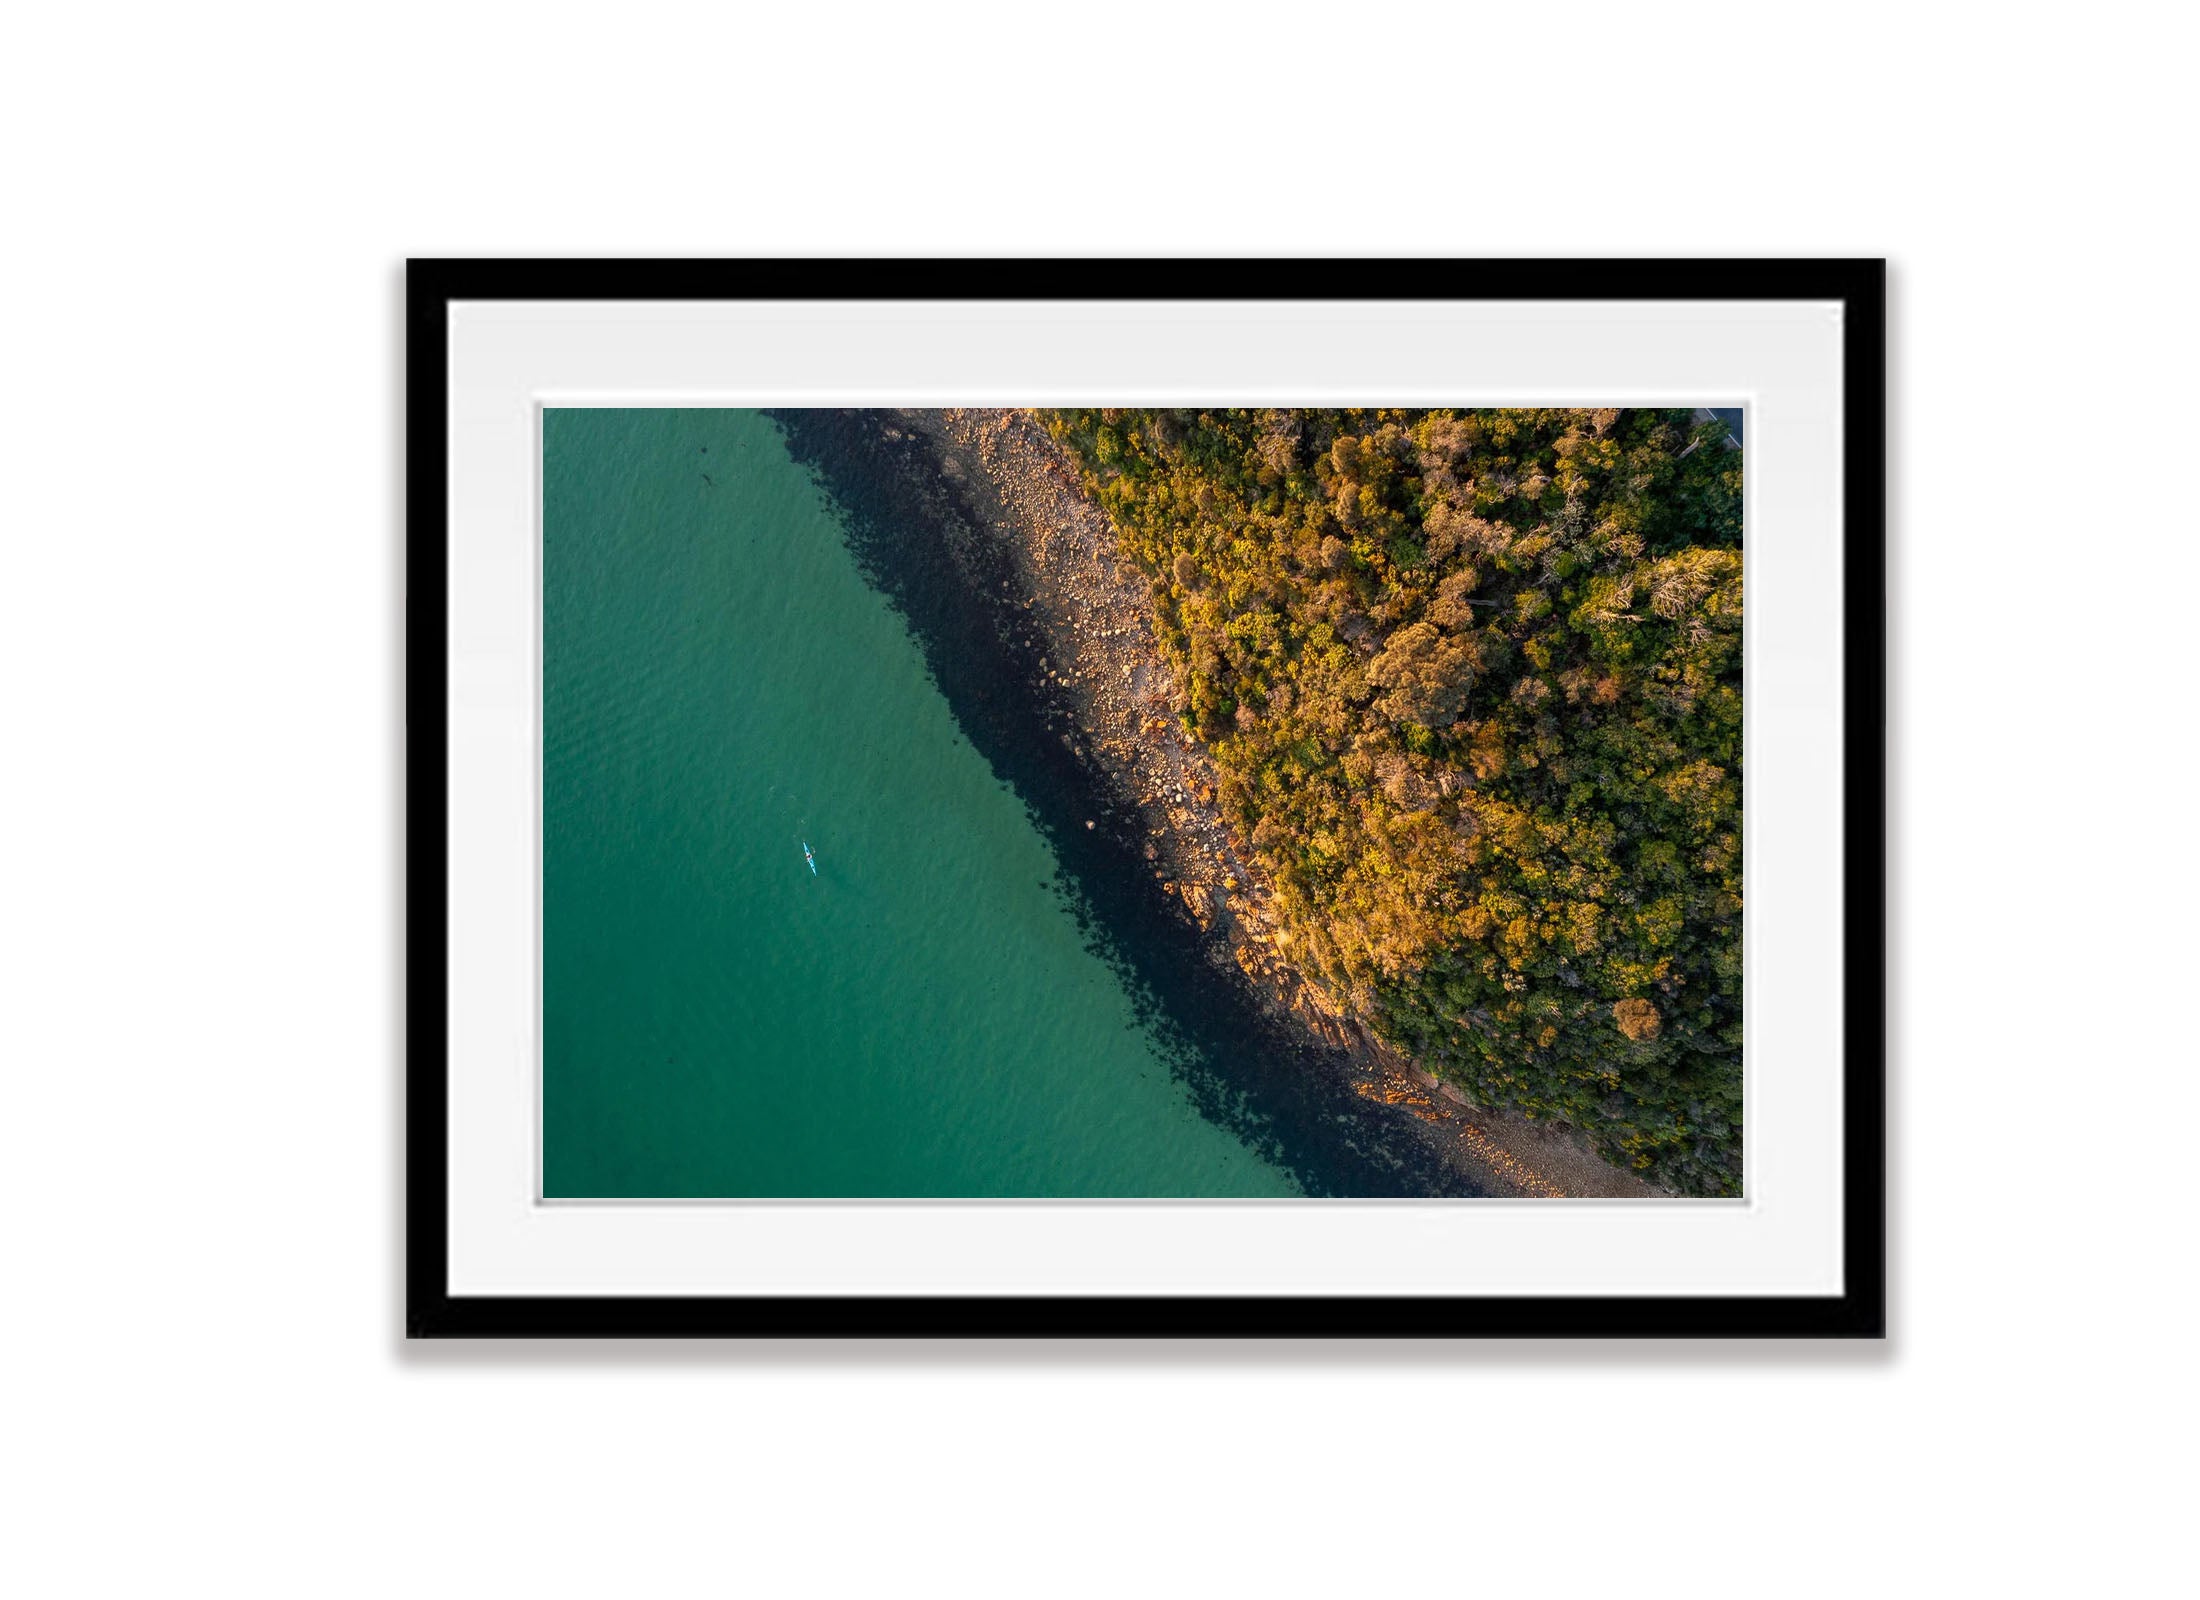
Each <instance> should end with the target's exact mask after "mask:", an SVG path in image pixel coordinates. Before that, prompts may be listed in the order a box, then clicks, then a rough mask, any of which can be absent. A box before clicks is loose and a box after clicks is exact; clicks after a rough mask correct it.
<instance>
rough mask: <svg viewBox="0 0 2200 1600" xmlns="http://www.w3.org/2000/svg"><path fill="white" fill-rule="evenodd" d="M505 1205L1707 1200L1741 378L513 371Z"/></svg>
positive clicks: (1731, 688) (1719, 1043)
mask: <svg viewBox="0 0 2200 1600" xmlns="http://www.w3.org/2000/svg"><path fill="white" fill-rule="evenodd" d="M540 419H541V449H542V459H541V469H542V541H543V543H542V565H541V582H542V617H541V626H542V672H543V676H542V685H541V692H542V700H541V705H542V729H543V746H542V770H541V830H542V832H541V838H542V863H541V871H542V883H541V888H542V950H541V1000H542V1020H543V1052H542V1062H541V1085H540V1090H541V1101H540V1104H541V1114H542V1147H541V1181H542V1196H543V1198H544V1199H545V1200H547V1201H551V1202H555V1201H559V1200H607V1199H688V1200H702V1199H710V1200H760V1199H780V1200H833V1199H907V1200H973V1199H1011V1198H1013V1199H1023V1200H1033V1199H1037V1200H1047V1199H1060V1200H1106V1199H1118V1200H1122V1199H1172V1200H1175V1199H1186V1198H1235V1199H1286V1198H1292V1197H1322V1198H1347V1199H1386V1198H1388V1199H1395V1198H1432V1197H1434V1198H1457V1199H1462V1200H1467V1199H1478V1198H1499V1199H1536V1200H1555V1199H1569V1198H1572V1199H1583V1198H1596V1199H1611V1198H1629V1199H1643V1200H1677V1199H1690V1198H1719V1197H1734V1196H1738V1195H1740V1194H1741V1193H1742V1192H1743V1191H1742V1185H1743V1150H1744V1128H1745V1122H1744V1105H1743V1095H1742V1082H1743V1078H1742V1004H1743V966H1742V919H1743V899H1742V815H1741V811H1742V772H1743V765H1742V761H1743V750H1742V729H1743V722H1742V703H1743V702H1742V695H1743V681H1742V661H1743V651H1742V628H1743V606H1742V597H1743V516H1742V508H1743V461H1744V455H1745V450H1744V440H1745V429H1744V419H1743V413H1742V411H1741V410H1740V409H1738V408H1737V409H1720V408H1689V407H1673V408H1663V409H1660V408H1632V407H1624V406H1612V407H1587V408H1568V409H1555V408H1534V407H1530V408H1520V409H1506V408H1425V407H1422V408H1412V407H1400V408H1365V409H1333V408H1324V407H1319V406H1304V407H1227V406H1213V407H1183V406H1178V407H1151V408H1136V407H1126V408H1106V409H817V408H808V409H788V410H745V409H730V408H724V407H678V406H675V407H650V408H633V407H623V406H587V405H568V404H551V405H547V406H545V408H544V409H543V410H542V411H541V413H540Z"/></svg>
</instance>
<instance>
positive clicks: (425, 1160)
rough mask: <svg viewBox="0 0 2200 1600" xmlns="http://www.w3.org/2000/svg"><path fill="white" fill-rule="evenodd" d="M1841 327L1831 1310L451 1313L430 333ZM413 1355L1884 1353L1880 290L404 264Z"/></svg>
mask: <svg viewBox="0 0 2200 1600" xmlns="http://www.w3.org/2000/svg"><path fill="white" fill-rule="evenodd" d="M1347 298H1349V299H1356V300H1367V299H1415V300H1431V299H1470V300H1545V301H1548V300H1591V299H1593V300H1699V301H1701V300H1727V301H1731V300H1837V301H1840V302H1841V303H1842V304H1843V307H1844V318H1843V330H1844V331H1843V335H1842V396H1843V399H1842V408H1843V410H1842V440H1843V451H1844V456H1845V459H1844V461H1843V464H1842V487H1843V502H1842V503H1843V508H1844V518H1845V525H1844V529H1843V541H1844V547H1843V558H1842V559H1843V571H1844V593H1845V606H1846V615H1845V618H1844V623H1843V638H1844V646H1845V648H1844V663H1845V666H1844V673H1845V678H1844V686H1843V687H1844V717H1845V726H1844V733H1843V774H1844V790H1843V829H1844V849H1845V856H1844V870H1845V884H1844V900H1843V910H1844V985H1845V993H1844V1004H1843V1020H1844V1035H1843V1037H1844V1041H1845V1043H1844V1050H1845V1057H1844V1061H1843V1129H1844V1138H1845V1141H1846V1147H1845V1150H1844V1153H1843V1169H1842V1175H1843V1188H1842V1196H1843V1198H1842V1253H1843V1284H1844V1288H1843V1292H1842V1293H1841V1294H1839V1295H1833V1296H1717V1297H1689V1296H1655V1297H1631V1296H1629V1297H1605V1296H1597V1297H1571V1296H1534V1297H1470V1298H1461V1297H1334V1296H1260V1297H1245V1296H1235V1295H1232V1296H1168V1297H1119V1296H1092V1297H1069V1298H1063V1297H1053V1296H1045V1297H1040V1296H1033V1297H997V1296H986V1297H970V1296H918V1297H904V1296H893V1297H877V1298H857V1297H840V1296H829V1297H828V1296H819V1297H764V1296H692V1297H655V1296H651V1297H639V1296H602V1297H596V1296H550V1297H522V1296H477V1295H454V1294H453V1293H451V1292H450V1285H449V1277H448V1265H449V1249H448V1221H449V1200H450V1194H449V1189H450V1184H449V1154H450V1144H449V1125H448V1088H449V1067H450V1063H449V1060H448V1053H447V1051H448V1046H447V1026H446V1024H447V1017H448V1007H449V1000H450V992H449V977H448V966H447V961H448V955H449V950H448V936H447V930H446V917H447V912H448V906H449V894H448V876H447V874H448V868H449V836H448V835H449V804H448V777H449V763H448V751H447V738H448V732H449V728H448V715H447V706H448V691H449V655H448V642H449V593H448V582H447V576H446V573H447V560H448V555H449V527H448V518H447V483H448V469H449V451H448V422H449V415H448V375H449V350H448V342H447V341H448V326H449V318H448V308H449V307H450V305H451V304H452V303H453V302H455V301H478V300H520V301H525V300H561V301H573V300H582V301H585V300H623V301H635V300H738V299H799V300H846V299H865V300H879V299H889V300H891V299H923V300H963V299H993V300H1001V299H1007V300H1015V299H1097V300H1150V299H1169V300H1201V299H1216V300H1262V299H1276V300H1283V299H1288V300H1323V299H1347ZM405 317H406V337H405V362H406V368H405V396H406V423H405V448H406V499H405V505H406V573H407V586H406V602H405V603H406V649H405V657H406V688H405V713H406V763H407V765H406V839H407V865H406V894H407V899H406V963H405V966H406V983H407V991H406V993H407V1017H406V1067H405V1139H406V1166H405V1172H406V1177H405V1227H404V1240H405V1299H406V1305H405V1331H406V1334H407V1336H408V1337H412V1338H451V1337H514V1336H521V1337H582V1338H604V1337H619V1338H632V1337H712V1338H721V1337H734V1338H743V1337H747V1338H759V1337H772V1338H786V1337H831V1338H845V1337H851V1336H860V1337H895V1338H935V1337H955V1338H969V1337H994V1338H1061V1337H1078V1338H1110V1337H1142V1338H1143V1337H1169V1338H1277V1337H1295V1338H1306V1337H1323V1338H1327V1337H1352V1338H1368V1337H1414V1338H1428V1337H1445V1338H1452V1337H1467V1338H1493V1337H1510V1338H1519V1337H1555V1338H1585V1337H1587V1338H1645V1337H1650V1338H1671V1337H1685V1338H1697V1337H1751V1338H1764V1337H1787V1338H1794V1337H1816V1338H1824V1337H1848V1338H1877V1337H1883V1336H1884V1334H1885V1331H1886V1309H1887V1308H1886V1225H1887V1209H1886V1154H1885V1144H1886V1081H1885V1074H1886V1052H1885V960H1886V936H1885V917H1886V895H1885V874H1886V827H1885V785H1886V757H1885V665H1884V663H1885V649H1886V617H1885V613H1886V604H1885V579H1886V549H1885V546H1886V512H1885V505H1886V348H1885V346H1886V263H1885V262H1884V261H1882V260H1877V259H1824V260H1489V261H1430V260H1424V261H1411V262H1408V261H1391V262H1353V261H1305V260H1299V261H1285V260H1250V261H1225V260H1197V261H1194V260H1185V261H1160V260H1155V261H1137V262H1132V261H1072V260H989V261H974V260H890V259H881V260H792V259H781V260H724V261H711V260H655V261H651V260H414V261H411V262H409V263H408V264H407V270H406V310H405Z"/></svg>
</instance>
